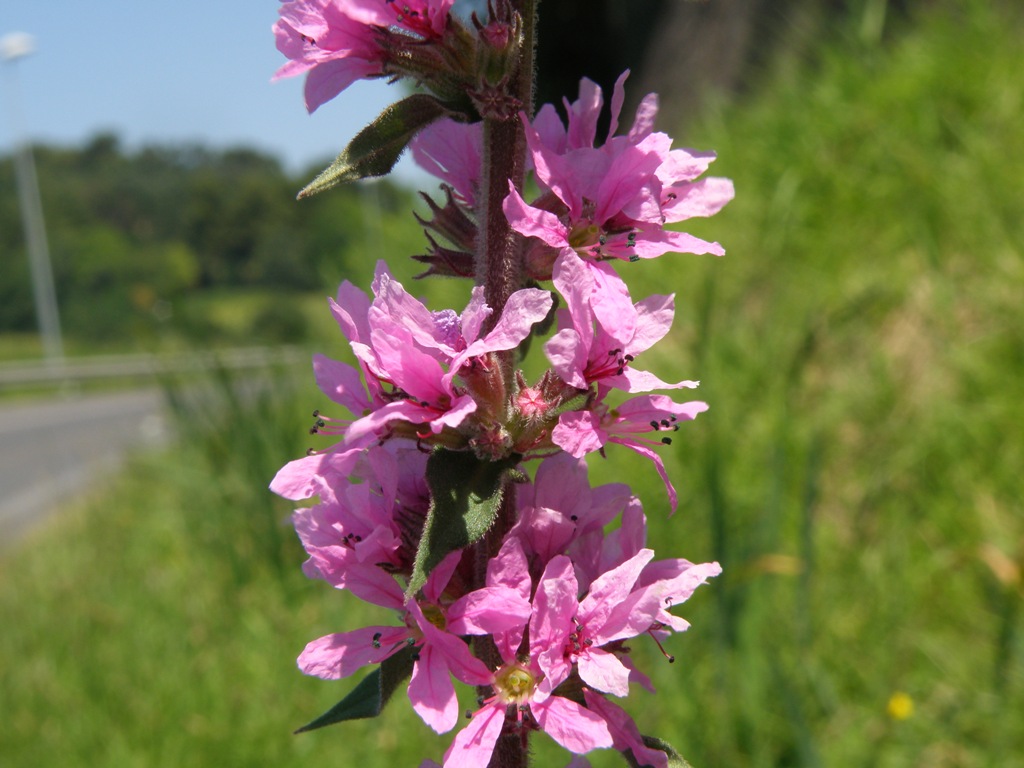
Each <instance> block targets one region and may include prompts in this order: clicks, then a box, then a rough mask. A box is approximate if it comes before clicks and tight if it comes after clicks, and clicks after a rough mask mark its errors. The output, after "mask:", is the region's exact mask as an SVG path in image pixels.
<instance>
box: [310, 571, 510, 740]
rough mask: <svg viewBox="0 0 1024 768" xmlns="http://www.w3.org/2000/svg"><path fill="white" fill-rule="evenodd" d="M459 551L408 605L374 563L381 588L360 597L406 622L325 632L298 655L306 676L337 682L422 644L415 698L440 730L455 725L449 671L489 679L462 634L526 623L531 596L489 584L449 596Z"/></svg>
mask: <svg viewBox="0 0 1024 768" xmlns="http://www.w3.org/2000/svg"><path fill="white" fill-rule="evenodd" d="M461 554H462V553H461V552H455V553H452V554H451V555H449V556H448V557H447V558H445V560H444V561H442V563H441V564H440V565H439V566H438V567H437V568H435V569H434V570H433V571H432V572H431V574H430V576H429V577H428V578H427V583H426V585H425V586H424V588H423V599H422V600H420V601H417V600H410V601H409V602H408V603H406V602H405V601H404V597H403V594H402V589H401V587H400V586H399V585H398V582H396V581H395V579H394V578H393V577H392V576H391V575H389V574H388V573H386V572H385V571H384V570H382V569H380V568H376V569H375V571H376V575H374V574H373V572H371V571H370V570H364V571H363V575H364V576H365V578H366V580H367V581H368V582H369V581H372V582H373V586H374V587H375V589H365V588H364V589H361V590H360V592H362V594H360V597H362V598H363V599H365V600H367V601H368V602H373V603H376V604H377V605H382V606H384V607H386V608H391V609H393V610H396V611H398V612H400V613H401V614H402V616H403V617H404V620H405V624H404V626H401V627H392V626H371V627H364V628H362V629H357V630H355V631H352V632H342V633H335V634H331V635H326V636H324V637H321V638H319V639H317V640H314V641H312V642H311V643H309V644H308V645H307V646H306V648H305V650H304V651H303V652H302V653H301V654H300V655H299V659H298V663H299V668H300V669H302V671H303V672H305V673H306V674H308V675H315V676H317V677H322V678H325V679H331V680H333V679H337V678H341V677H348V676H349V675H351V674H352V673H354V672H356V671H358V670H359V669H361V668H362V667H364V666H366V665H367V664H379V663H380V662H382V661H384V659H386V658H388V657H389V656H391V655H393V654H395V653H397V652H398V651H399V650H400V649H401V648H402V647H403V646H404V645H413V646H416V647H417V654H418V656H417V658H416V661H415V664H414V667H413V673H412V678H411V680H410V681H409V700H410V701H411V702H412V705H413V709H415V710H416V712H417V714H419V715H420V717H422V718H423V720H424V722H426V723H427V725H429V726H430V727H431V728H433V729H434V730H435V731H437V732H438V733H443V732H445V731H448V730H451V728H452V727H454V725H455V723H456V722H457V721H458V718H459V705H458V700H457V699H456V696H455V688H454V686H453V685H452V682H451V678H450V676H449V675H454V676H455V677H456V678H457V679H459V680H461V681H463V682H466V683H476V682H477V681H479V680H481V679H486V678H488V677H489V673H488V671H487V668H486V667H485V666H484V664H483V662H481V661H480V660H479V659H478V658H476V657H475V656H473V655H472V653H471V652H470V650H469V646H467V645H466V643H465V642H464V641H463V640H462V639H461V636H462V635H486V634H492V633H496V632H503V631H506V630H508V629H510V628H512V627H513V626H521V625H522V624H524V623H525V622H526V620H527V617H528V616H529V612H530V606H529V602H528V601H526V600H524V599H523V598H522V597H521V596H520V595H519V594H518V593H517V592H516V591H515V590H513V589H510V588H508V587H504V586H495V587H484V588H482V589H479V590H475V591H473V592H470V593H468V594H466V595H463V596H462V597H460V598H458V599H456V600H451V599H449V598H448V597H447V596H446V595H445V592H444V589H445V586H446V585H447V584H448V581H449V579H450V578H451V575H452V573H453V572H454V570H455V568H456V567H457V566H458V562H459V559H460V557H461Z"/></svg>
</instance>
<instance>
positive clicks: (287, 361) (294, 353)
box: [0, 347, 311, 387]
mask: <svg viewBox="0 0 1024 768" xmlns="http://www.w3.org/2000/svg"><path fill="white" fill-rule="evenodd" d="M310 357H311V356H310V354H309V352H307V351H305V350H303V349H300V348H298V347H248V348H244V349H222V350H204V351H198V352H179V353H173V354H161V355H155V354H147V353H140V354H129V355H95V356H91V357H77V358H76V357H69V358H64V359H63V360H60V361H48V360H21V361H12V362H5V363H0V387H18V386H25V385H31V384H59V383H63V382H76V381H87V380H90V379H113V378H121V377H157V376H165V375H168V374H172V373H175V374H176V373H198V372H202V371H209V370H216V369H227V370H244V369H258V368H269V367H272V366H275V365H293V364H303V363H304V364H308V363H309V361H310Z"/></svg>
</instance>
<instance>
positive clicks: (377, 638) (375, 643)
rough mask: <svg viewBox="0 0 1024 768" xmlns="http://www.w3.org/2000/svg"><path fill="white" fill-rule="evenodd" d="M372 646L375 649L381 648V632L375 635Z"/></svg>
mask: <svg viewBox="0 0 1024 768" xmlns="http://www.w3.org/2000/svg"><path fill="white" fill-rule="evenodd" d="M370 645H372V646H373V647H374V648H380V632H375V633H374V635H373V640H372V641H371V642H370Z"/></svg>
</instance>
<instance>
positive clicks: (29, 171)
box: [0, 32, 64, 364]
mask: <svg viewBox="0 0 1024 768" xmlns="http://www.w3.org/2000/svg"><path fill="white" fill-rule="evenodd" d="M34 50H35V41H34V40H33V39H32V36H31V35H27V34H25V33H24V32H12V33H11V34H9V35H4V37H2V38H0V60H2V61H3V63H4V64H5V66H4V70H5V71H6V72H7V76H6V77H7V82H8V92H9V93H10V98H9V104H10V109H9V110H8V111H9V114H10V123H11V136H12V138H13V140H14V147H15V149H14V171H15V176H16V179H17V183H18V198H19V201H20V203H21V219H22V224H23V225H24V228H25V241H26V244H27V246H28V259H29V266H30V268H31V272H32V293H33V297H34V298H35V305H36V319H37V320H38V322H39V333H40V335H41V336H42V339H43V354H44V355H45V357H46V360H47V361H48V362H50V363H53V364H59V363H61V362H62V361H63V359H64V342H63V340H62V339H61V333H60V314H59V312H58V310H57V292H56V291H55V290H54V287H53V270H52V268H51V267H50V248H49V245H48V244H47V242H46V225H45V224H44V222H43V204H42V201H41V200H40V197H39V182H38V180H37V177H36V164H35V160H34V159H33V157H32V145H31V143H30V142H29V140H28V139H27V138H22V136H23V130H22V122H21V112H20V103H19V93H18V81H17V76H16V75H17V61H18V59H20V58H23V57H25V56H28V55H29V54H31V53H32V52H33V51H34Z"/></svg>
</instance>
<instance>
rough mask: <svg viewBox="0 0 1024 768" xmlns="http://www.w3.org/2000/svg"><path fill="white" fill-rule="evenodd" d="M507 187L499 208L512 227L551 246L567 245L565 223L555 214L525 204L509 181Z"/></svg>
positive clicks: (562, 246) (560, 246)
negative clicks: (506, 194) (507, 191)
mask: <svg viewBox="0 0 1024 768" xmlns="http://www.w3.org/2000/svg"><path fill="white" fill-rule="evenodd" d="M508 188H509V193H508V197H506V198H505V200H504V202H503V203H502V204H501V209H502V210H503V211H504V212H505V218H506V219H508V223H509V226H511V227H512V229H514V230H515V231H516V232H518V233H519V234H521V235H525V236H526V237H536V238H538V239H540V240H541V241H542V242H544V243H547V244H548V245H550V246H551V247H553V248H565V247H569V241H568V240H567V239H566V229H565V225H564V224H562V222H561V221H559V219H558V217H557V216H555V214H553V213H550V212H548V211H542V210H540V209H539V208H534V207H533V206H530V205H527V204H526V201H525V200H523V198H522V197H521V196H520V195H519V192H517V191H516V188H515V187H514V186H513V184H512V182H511V181H510V182H509V183H508Z"/></svg>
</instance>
